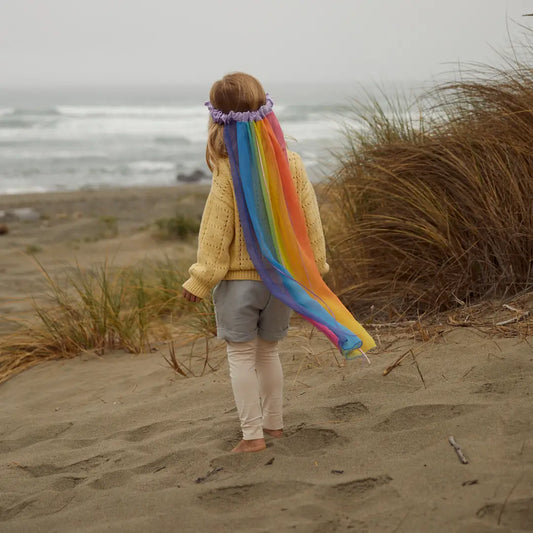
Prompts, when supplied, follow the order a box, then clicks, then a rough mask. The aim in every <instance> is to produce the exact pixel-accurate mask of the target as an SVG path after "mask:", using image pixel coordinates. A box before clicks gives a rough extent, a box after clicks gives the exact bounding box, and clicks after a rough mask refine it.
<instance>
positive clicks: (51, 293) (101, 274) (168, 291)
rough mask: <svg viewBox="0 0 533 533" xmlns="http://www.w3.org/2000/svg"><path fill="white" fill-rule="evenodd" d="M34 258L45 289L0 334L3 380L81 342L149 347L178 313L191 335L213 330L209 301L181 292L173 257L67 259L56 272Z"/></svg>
mask: <svg viewBox="0 0 533 533" xmlns="http://www.w3.org/2000/svg"><path fill="white" fill-rule="evenodd" d="M35 261H36V263H37V265H38V266H39V268H40V269H41V272H42V274H43V278H44V280H45V282H46V286H47V294H46V297H45V298H44V299H42V298H41V299H39V301H37V300H34V305H33V308H34V313H33V319H30V320H29V321H26V322H25V323H21V324H20V327H19V328H18V329H17V331H15V332H14V333H13V334H11V335H8V336H5V337H2V338H1V339H0V382H2V381H5V380H6V379H8V377H10V376H11V375H13V374H15V373H17V372H19V371H21V370H23V369H25V368H28V367H30V366H33V365H34V364H36V363H38V362H39V361H43V360H49V359H57V358H63V357H67V358H68V357H72V356H75V355H77V354H79V353H81V352H83V351H86V350H93V351H95V352H96V353H97V354H100V355H103V354H104V353H106V352H107V351H110V350H116V349H122V350H126V351H128V352H131V353H141V352H147V351H150V349H151V347H152V346H153V344H154V343H156V344H158V343H159V344H160V343H162V342H164V341H166V340H168V339H170V338H171V333H170V327H171V326H172V324H173V322H175V321H176V320H177V319H179V318H180V317H181V316H182V315H186V316H187V329H188V331H189V332H190V334H191V335H192V338H196V337H198V336H202V337H203V336H205V335H212V333H213V328H214V326H213V324H214V318H213V317H214V312H213V309H212V303H211V302H210V301H206V302H203V303H202V304H201V305H200V306H194V305H192V304H189V303H188V302H186V301H185V300H184V299H183V297H182V295H181V292H182V288H181V284H182V283H183V281H184V280H185V270H184V269H182V268H180V267H179V265H177V264H176V263H175V262H174V261H173V260H171V259H170V258H166V259H164V260H158V261H145V262H142V263H139V265H137V266H135V267H128V268H115V267H113V265H112V264H110V263H108V262H104V263H103V264H101V265H99V266H96V267H92V268H83V267H81V266H80V265H72V266H70V267H69V268H68V269H66V270H65V273H64V275H63V276H62V277H61V278H60V279H59V278H57V277H52V276H51V275H50V274H49V273H48V271H47V270H46V268H45V267H44V266H43V265H42V264H41V263H40V262H39V261H38V260H37V259H35Z"/></svg>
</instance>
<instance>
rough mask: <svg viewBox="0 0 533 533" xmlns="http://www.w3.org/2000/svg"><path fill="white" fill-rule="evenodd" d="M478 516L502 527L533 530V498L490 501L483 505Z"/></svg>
mask: <svg viewBox="0 0 533 533" xmlns="http://www.w3.org/2000/svg"><path fill="white" fill-rule="evenodd" d="M476 516H477V517H478V518H480V519H482V520H483V521H486V522H491V523H492V524H494V525H499V526H500V527H505V528H511V529H513V530H514V529H517V530H522V531H533V498H524V499H519V500H511V501H508V502H506V503H505V504H503V503H490V504H488V505H485V506H483V507H481V509H479V510H478V512H477V513H476Z"/></svg>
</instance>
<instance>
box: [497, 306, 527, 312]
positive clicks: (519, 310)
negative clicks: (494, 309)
mask: <svg viewBox="0 0 533 533" xmlns="http://www.w3.org/2000/svg"><path fill="white" fill-rule="evenodd" d="M502 307H505V309H509V311H514V312H515V313H518V314H522V313H526V312H527V311H524V310H523V309H517V308H516V307H513V306H512V305H509V304H503V305H502Z"/></svg>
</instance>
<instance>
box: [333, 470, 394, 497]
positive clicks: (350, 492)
mask: <svg viewBox="0 0 533 533" xmlns="http://www.w3.org/2000/svg"><path fill="white" fill-rule="evenodd" d="M391 481H392V478H391V477H390V476H388V475H386V474H385V475H382V476H377V477H367V478H363V479H355V480H353V481H348V482H346V483H339V484H338V485H333V486H332V487H329V489H328V491H329V493H330V495H331V496H333V497H339V496H345V497H348V498H352V497H354V496H362V495H363V494H366V493H368V492H370V491H371V490H373V489H375V488H377V487H381V486H383V485H387V484H389V483H390V482H391Z"/></svg>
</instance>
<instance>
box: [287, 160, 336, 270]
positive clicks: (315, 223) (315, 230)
mask: <svg viewBox="0 0 533 533" xmlns="http://www.w3.org/2000/svg"><path fill="white" fill-rule="evenodd" d="M291 159H292V161H291V163H292V164H291V170H293V168H294V170H293V177H294V180H295V183H296V190H297V193H298V197H299V199H300V203H301V206H302V209H303V212H304V216H305V223H306V226H307V234H308V235H309V241H310V242H311V248H312V249H313V254H314V256H315V262H316V265H317V267H318V271H319V272H320V274H321V275H322V276H323V275H324V274H326V273H327V272H329V265H328V263H327V261H326V241H325V238H324V230H323V228H322V221H321V220H320V211H319V209H318V202H317V199H316V194H315V189H314V188H313V185H312V184H311V182H310V181H309V178H308V177H307V172H306V170H305V167H304V164H303V162H302V159H301V158H300V156H299V155H298V154H296V153H294V152H292V153H291Z"/></svg>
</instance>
